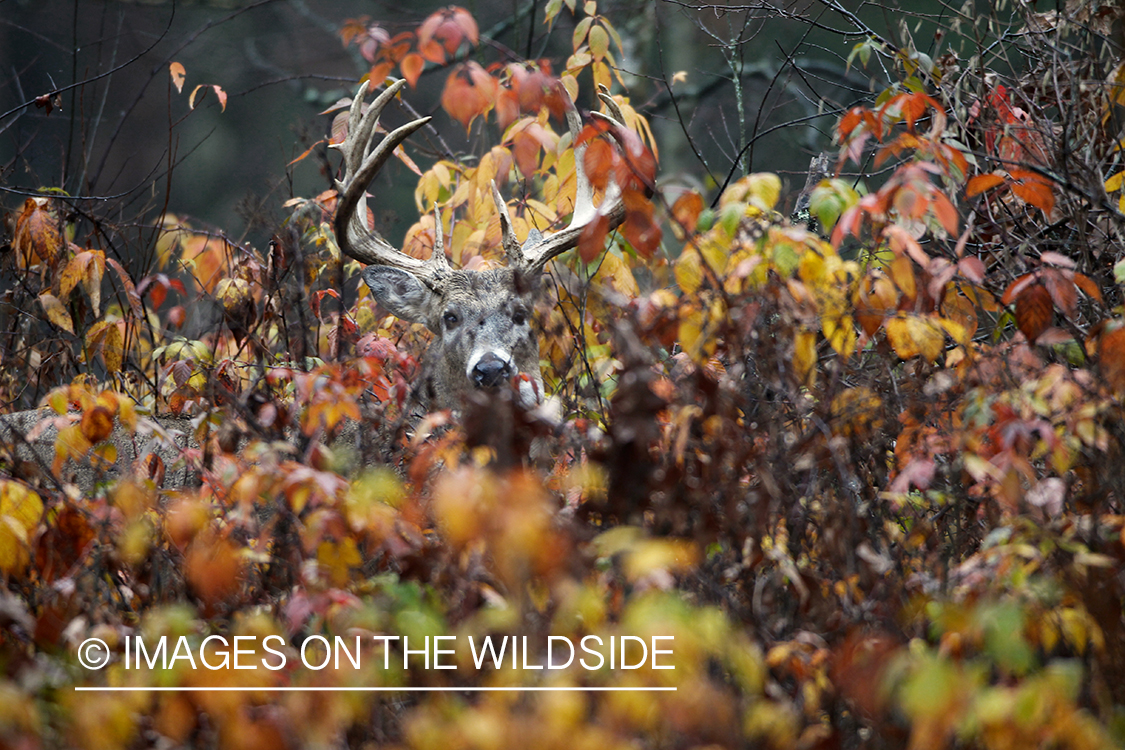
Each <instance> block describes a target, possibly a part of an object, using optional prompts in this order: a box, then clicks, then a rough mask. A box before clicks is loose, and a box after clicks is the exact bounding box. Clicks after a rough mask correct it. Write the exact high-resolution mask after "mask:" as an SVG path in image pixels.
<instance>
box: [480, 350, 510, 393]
mask: <svg viewBox="0 0 1125 750" xmlns="http://www.w3.org/2000/svg"><path fill="white" fill-rule="evenodd" d="M513 374H514V373H513V372H512V366H511V365H510V364H509V363H508V362H507V361H505V360H503V359H500V358H499V357H497V356H496V355H495V354H493V353H492V352H489V353H488V354H485V355H484V356H483V357H481V358H480V361H479V362H477V363H476V365H474V366H473V383H475V384H476V386H477V388H495V387H496V386H498V385H500V384H501V383H503V382H504V381H505V380H507V379H508V378H510V377H512V375H513Z"/></svg>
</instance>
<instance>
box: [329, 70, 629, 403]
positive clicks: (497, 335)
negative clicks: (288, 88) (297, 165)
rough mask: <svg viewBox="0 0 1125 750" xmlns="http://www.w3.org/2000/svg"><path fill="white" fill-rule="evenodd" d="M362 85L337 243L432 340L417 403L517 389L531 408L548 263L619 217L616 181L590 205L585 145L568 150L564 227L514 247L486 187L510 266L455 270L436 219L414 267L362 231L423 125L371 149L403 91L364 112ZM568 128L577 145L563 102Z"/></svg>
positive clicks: (374, 287) (536, 396)
mask: <svg viewBox="0 0 1125 750" xmlns="http://www.w3.org/2000/svg"><path fill="white" fill-rule="evenodd" d="M367 85H368V84H367V83H366V82H365V83H364V84H363V85H362V86H360V87H359V91H358V92H357V93H356V96H355V99H354V101H353V102H352V105H351V111H350V113H349V117H348V133H347V137H346V138H345V140H344V142H343V143H340V144H338V145H337V146H335V147H336V148H338V149H339V150H340V151H341V153H343V156H344V176H343V179H342V180H339V181H337V187H338V192H339V199H338V203H337V209H336V240H337V242H338V244H339V246H340V249H341V250H342V251H343V252H344V253H345V254H347V255H348V256H350V257H352V258H354V259H356V260H358V261H360V262H361V263H365V264H368V265H367V267H366V268H364V269H363V280H364V281H365V282H367V285H368V287H370V289H371V293H372V294H373V295H374V297H375V299H376V300H377V301H378V302H379V303H380V304H381V305H382V306H383V307H384V308H386V309H387V310H388V311H390V312H391V313H392V314H393V315H396V316H397V317H399V318H402V319H403V320H408V321H412V322H415V323H421V324H422V325H424V326H426V327H427V328H428V329H430V331H432V332H433V334H434V339H433V342H432V343H431V344H430V348H429V350H428V351H427V352H426V356H425V358H424V360H423V382H422V383H421V384H420V385H421V387H420V388H419V389H417V391H418V397H419V398H420V399H421V400H422V402H423V403H424V404H425V405H427V406H429V407H431V408H457V407H458V406H460V404H461V403H462V400H463V398H464V396H465V395H466V394H467V393H468V392H470V391H471V390H472V389H478V388H484V389H496V388H500V387H501V386H503V385H506V384H509V383H518V386H519V394H520V400H521V401H522V402H523V403H524V404H525V405H533V404H534V403H536V402H538V401H540V400H542V398H543V378H542V376H541V374H540V372H539V336H538V331H537V328H536V325H535V322H534V320H533V318H532V310H533V309H534V303H535V299H536V296H537V295H538V293H539V288H540V279H541V276H542V273H543V268H544V266H545V265H546V264H547V261H549V260H551V259H552V258H554V257H555V256H557V255H558V254H559V253H562V252H564V251H565V250H568V249H570V248H572V247H575V246H576V245H577V244H578V240H579V236H580V234H581V232H582V229H583V228H584V227H585V226H587V225H588V224H589V223H590V222H592V221H594V220H595V219H597V218H598V217H600V216H605V217H606V218H607V219H608V221H609V225H610V228H611V229H612V228H614V227H616V226H617V225H619V224H620V223H621V222H622V220H623V219H624V216H625V206H624V203H623V201H622V197H621V191H620V189H619V188H618V186H617V185H616V183H614V182H612V181H611V182H610V184H609V185H608V187H607V188H606V190H605V197H604V198H603V200H602V201H601V205H600V206H597V207H595V206H594V190H593V187H592V186H591V184H590V180H589V179H588V178H587V175H586V172H585V168H584V166H583V154H584V152H585V150H586V146H585V145H576V146H575V147H574V151H575V154H574V161H575V176H576V182H577V194H576V197H575V203H574V214H573V217H572V218H571V221H570V224H569V226H567V227H566V228H565V229H562V230H560V231H558V232H554V233H548V234H540V233H539V232H538V231H535V230H532V231H531V233H530V234H529V236H528V238H527V240H526V241H525V242H524V243H523V244H522V245H521V244H520V243H519V241H518V240H517V239H516V236H515V232H514V231H513V229H512V220H511V217H510V216H509V214H508V208H507V205H506V204H505V203H504V200H503V199H502V198H501V197H500V194H499V192H498V191H497V190H496V186H495V184H493V186H492V197H493V199H494V200H495V202H496V207H497V210H498V211H499V213H500V225H501V230H502V233H503V245H504V250H505V253H506V255H507V260H508V265H507V267H505V268H498V269H492V270H486V271H466V270H454V269H453V268H451V267H450V265H449V262H448V261H447V260H446V257H445V250H444V247H443V242H442V230H441V222H440V219H439V220H438V221H436V222H435V223H436V233H435V236H436V241H435V243H434V248H433V253H432V254H431V256H430V258H429V260H420V259H418V258H414V257H412V256H409V255H407V254H406V253H404V252H402V251H400V250H398V249H396V248H394V247H392V246H391V245H390V244H389V243H388V242H387V241H386V240H384V239H383V238H382V237H381V236H379V234H378V233H376V232H374V231H371V230H370V229H368V228H367V223H366V218H367V186H368V185H369V184H370V183H371V180H372V178H373V177H375V175H376V174H377V173H378V171H379V170H380V169H381V168H382V166H383V165H384V164H385V163H386V161H387V159H388V158H389V157H390V156H391V153H392V152H393V151H394V149H395V148H397V147H398V145H399V144H400V143H402V142H403V141H404V140H406V138H407V137H409V136H410V135H411V134H412V133H413V132H414V131H416V130H418V129H419V128H421V127H422V126H423V125H425V124H426V123H427V122H428V121H429V119H430V118H428V117H424V118H421V119H417V120H414V121H412V122H409V123H407V124H406V125H403V126H402V127H400V128H398V129H396V130H395V131H394V132H392V133H390V134H388V135H387V136H386V137H384V138H383V139H382V140H381V141H379V142H378V144H377V145H376V144H375V143H374V140H375V138H374V134H375V126H376V123H377V121H378V119H379V115H380V114H381V113H382V111H383V109H384V108H385V107H386V106H387V104H388V103H389V102H390V100H391V98H392V97H394V96H395V94H396V93H397V92H398V91H399V89H401V88H402V86H403V81H397V82H395V83H394V84H392V85H390V86H388V87H387V88H386V90H385V91H383V93H381V94H380V95H379V96H378V97H377V98H376V99H375V101H374V102H372V104H371V106H370V107H368V109H367V111H366V112H363V99H364V96H365V94H366V93H367ZM602 100H603V101H604V102H605V103H606V105H607V108H608V109H609V111H610V116H608V117H607V116H605V115H599V116H601V117H603V118H605V119H607V120H610V121H611V122H613V123H614V125H615V126H618V127H623V126H621V125H620V121H621V120H622V117H621V110H620V109H619V108H618V107H617V106H616V103H614V102H613V100H612V99H611V98H610V97H609V96H607V95H604V94H603V95H602ZM567 103H568V105H569V106H568V108H567V125H568V127H569V129H570V133H571V136H572V138H573V139H574V143H576V144H577V142H578V134H579V130H580V128H581V120H580V118H579V116H578V112H577V110H576V109H575V108H574V105H573V104H572V103H570V100H569V98H568V99H567Z"/></svg>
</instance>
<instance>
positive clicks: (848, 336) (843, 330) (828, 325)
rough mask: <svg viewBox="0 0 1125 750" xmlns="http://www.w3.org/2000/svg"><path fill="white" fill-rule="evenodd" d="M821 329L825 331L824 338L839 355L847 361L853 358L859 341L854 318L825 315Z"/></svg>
mask: <svg viewBox="0 0 1125 750" xmlns="http://www.w3.org/2000/svg"><path fill="white" fill-rule="evenodd" d="M821 327H822V328H823V329H824V338H826V339H828V343H829V344H830V345H831V346H832V348H833V349H835V350H836V353H837V354H839V355H840V356H841V357H844V358H845V359H846V358H848V357H850V356H852V353H853V352H855V345H856V341H857V339H858V334H857V333H856V330H855V321H853V320H852V316H850V315H840V316H835V315H825V316H824V318H823V320H822V321H821Z"/></svg>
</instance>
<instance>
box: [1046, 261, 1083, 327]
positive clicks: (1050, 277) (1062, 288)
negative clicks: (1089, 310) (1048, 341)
mask: <svg viewBox="0 0 1125 750" xmlns="http://www.w3.org/2000/svg"><path fill="white" fill-rule="evenodd" d="M1043 281H1044V282H1045V283H1046V285H1047V291H1048V292H1049V293H1050V294H1051V299H1052V300H1054V303H1055V306H1056V307H1057V308H1059V309H1060V310H1062V311H1063V313H1064V314H1065V315H1066V316H1067V317H1068V318H1072V319H1073V318H1074V316H1075V314H1076V313H1077V312H1078V288H1077V287H1076V286H1074V282H1073V281H1072V280H1071V279H1068V278H1067V277H1066V276H1064V275H1063V274H1062V273H1060V272H1058V271H1055V270H1053V269H1050V270H1048V271H1047V272H1046V273H1044V275H1043Z"/></svg>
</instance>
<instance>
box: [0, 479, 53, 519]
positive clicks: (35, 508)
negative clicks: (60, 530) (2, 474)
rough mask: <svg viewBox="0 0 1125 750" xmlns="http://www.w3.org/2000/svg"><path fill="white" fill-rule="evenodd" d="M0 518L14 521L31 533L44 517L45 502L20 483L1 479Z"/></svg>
mask: <svg viewBox="0 0 1125 750" xmlns="http://www.w3.org/2000/svg"><path fill="white" fill-rule="evenodd" d="M0 516H5V517H7V518H11V519H13V520H14V521H15V522H16V523H18V524H19V525H20V526H22V527H23V529H24V530H25V531H27V532H31V531H32V530H34V529H35V527H36V526H37V525H38V524H39V519H40V518H41V517H42V516H43V501H42V500H41V499H40V498H39V495H38V494H36V493H35V492H34V491H32V490H30V489H28V488H27V487H25V486H24V485H22V484H20V483H19V482H14V481H12V480H10V479H0Z"/></svg>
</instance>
